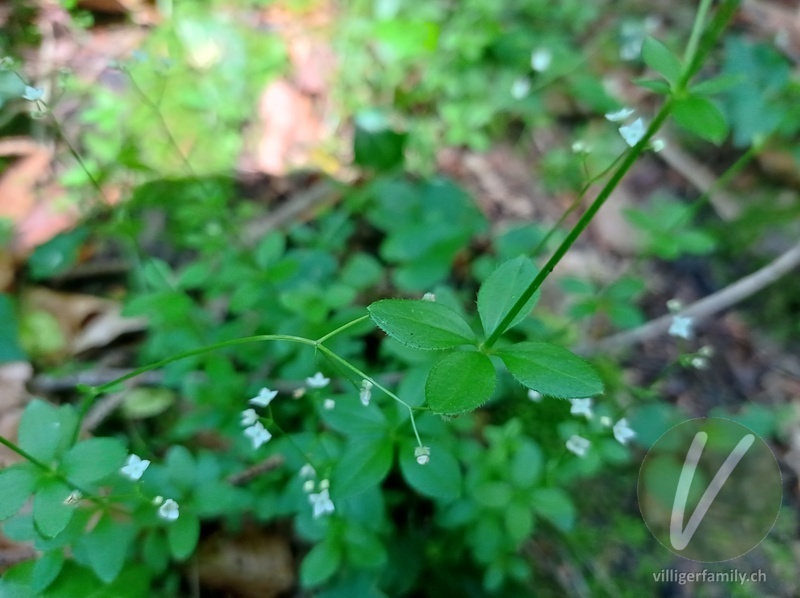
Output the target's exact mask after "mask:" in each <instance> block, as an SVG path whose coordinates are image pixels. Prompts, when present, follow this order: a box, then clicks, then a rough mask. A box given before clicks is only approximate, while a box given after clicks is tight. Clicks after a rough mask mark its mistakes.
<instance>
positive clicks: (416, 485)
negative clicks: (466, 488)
mask: <svg viewBox="0 0 800 598" xmlns="http://www.w3.org/2000/svg"><path fill="white" fill-rule="evenodd" d="M399 461H400V471H401V472H402V474H403V478H405V480H406V482H408V485H409V486H411V487H412V488H413V489H414V490H416V491H417V492H419V493H420V494H422V495H424V496H430V497H431V498H438V499H441V500H445V501H451V500H454V499H456V498H458V497H459V496H461V468H460V467H459V465H458V460H457V459H456V458H455V457H454V456H453V455H452V454H451V453H450V452H448V451H447V450H446V449H445V448H443V447H442V448H440V447H438V446H433V447H431V459H430V461H429V462H428V463H426V464H425V465H420V464H419V463H417V459H416V457H415V456H414V445H412V444H410V443H409V444H404V445H403V446H402V447H401V451H400V455H399Z"/></svg>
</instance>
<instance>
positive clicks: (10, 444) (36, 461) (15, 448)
mask: <svg viewBox="0 0 800 598" xmlns="http://www.w3.org/2000/svg"><path fill="white" fill-rule="evenodd" d="M0 444H2V445H3V446H5V447H7V448H9V449H11V450H12V451H14V452H15V453H17V454H18V455H19V456H20V457H22V458H23V459H25V460H27V461H30V462H31V463H33V464H34V465H35V466H36V467H38V468H39V469H41V470H42V471H46V472H47V473H53V468H52V467H48V466H47V465H45V464H44V463H42V462H41V461H39V459H37V458H36V457H34V456H33V455H31V454H30V453H28V452H27V451H25V450H23V449H22V448H21V447H19V446H17V445H16V444H14V443H13V442H11V441H10V440H6V439H5V438H4V437H3V436H0Z"/></svg>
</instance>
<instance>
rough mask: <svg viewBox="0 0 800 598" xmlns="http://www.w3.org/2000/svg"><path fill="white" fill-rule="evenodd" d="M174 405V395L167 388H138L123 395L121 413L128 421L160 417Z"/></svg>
mask: <svg viewBox="0 0 800 598" xmlns="http://www.w3.org/2000/svg"><path fill="white" fill-rule="evenodd" d="M174 404H175V393H173V392H172V391H171V390H170V389H168V388H156V387H152V386H139V387H138V388H134V389H132V390H131V391H130V392H128V393H127V394H126V395H125V402H124V403H122V412H123V413H124V414H125V416H126V417H128V418H130V419H143V418H147V417H154V416H156V415H160V414H161V413H163V412H164V411H166V410H167V409H169V408H170V407H172V405H174Z"/></svg>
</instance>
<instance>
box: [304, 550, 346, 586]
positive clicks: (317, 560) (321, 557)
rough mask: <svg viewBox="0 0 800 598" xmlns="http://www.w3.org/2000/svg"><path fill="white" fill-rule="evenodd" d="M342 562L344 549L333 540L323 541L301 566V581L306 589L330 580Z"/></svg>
mask: <svg viewBox="0 0 800 598" xmlns="http://www.w3.org/2000/svg"><path fill="white" fill-rule="evenodd" d="M341 562H342V549H341V546H339V544H338V543H334V542H333V540H323V541H322V542H320V543H319V544H317V545H316V546H314V548H312V549H311V551H310V552H309V553H308V554H307V555H306V557H305V558H304V559H303V563H302V564H301V565H300V581H301V583H302V584H303V585H304V586H305V587H311V586H318V585H320V584H321V583H323V582H324V581H326V580H328V579H329V578H330V577H331V576H332V575H333V574H334V573H336V570H337V569H338V568H339V565H340V564H341Z"/></svg>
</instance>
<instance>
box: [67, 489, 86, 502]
mask: <svg viewBox="0 0 800 598" xmlns="http://www.w3.org/2000/svg"><path fill="white" fill-rule="evenodd" d="M82 498H83V494H81V491H80V490H73V491H72V492H70V493H69V496H68V497H67V498H65V499H64V504H65V505H77V504H78V503H79V502H80V500H81V499H82Z"/></svg>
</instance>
